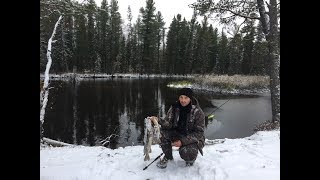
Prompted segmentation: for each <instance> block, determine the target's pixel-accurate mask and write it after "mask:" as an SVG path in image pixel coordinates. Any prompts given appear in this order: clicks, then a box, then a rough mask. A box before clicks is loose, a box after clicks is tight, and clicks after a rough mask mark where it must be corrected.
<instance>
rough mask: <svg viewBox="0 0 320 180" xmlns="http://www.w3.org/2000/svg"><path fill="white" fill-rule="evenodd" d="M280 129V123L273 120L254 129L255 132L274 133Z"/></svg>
mask: <svg viewBox="0 0 320 180" xmlns="http://www.w3.org/2000/svg"><path fill="white" fill-rule="evenodd" d="M279 128H280V121H274V122H272V121H271V120H268V121H265V122H263V123H262V124H259V125H258V126H256V127H255V128H254V130H253V131H254V132H257V131H272V130H276V129H279Z"/></svg>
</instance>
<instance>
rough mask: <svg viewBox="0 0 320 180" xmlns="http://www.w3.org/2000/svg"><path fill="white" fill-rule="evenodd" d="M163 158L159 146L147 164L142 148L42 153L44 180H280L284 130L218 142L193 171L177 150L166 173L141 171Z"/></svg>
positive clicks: (79, 148) (81, 148) (61, 149)
mask: <svg viewBox="0 0 320 180" xmlns="http://www.w3.org/2000/svg"><path fill="white" fill-rule="evenodd" d="M207 142H208V143H209V142H211V141H210V140H207ZM212 142H213V141H212ZM161 152H162V151H161V149H160V147H159V145H153V146H152V153H151V154H150V158H151V160H150V161H143V158H144V157H143V146H128V147H125V148H118V149H114V150H112V149H109V148H105V147H85V146H66V147H45V148H40V179H42V180H48V179H90V180H98V179H115V180H117V179H127V178H130V179H131V180H136V179H154V180H156V179H163V178H164V177H165V179H195V180H196V179H216V180H223V179H230V180H233V179H237V180H256V179H261V180H269V179H274V180H276V179H280V130H273V131H259V132H256V133H255V134H253V135H252V136H250V137H245V138H239V139H227V138H226V139H221V141H217V140H215V141H214V143H212V144H211V145H210V144H207V145H206V146H205V147H204V149H203V153H204V155H203V156H201V155H198V158H197V160H196V161H195V164H194V165H193V166H191V167H186V166H185V163H184V160H183V159H181V157H180V156H179V152H178V151H177V150H176V149H174V151H173V158H174V160H173V161H172V162H170V163H169V164H168V167H167V168H166V169H159V168H157V167H156V162H155V163H153V164H152V165H150V166H149V167H148V169H146V170H142V169H143V168H144V167H145V166H146V165H147V164H149V163H151V162H152V161H153V160H154V159H155V158H156V157H157V156H158V155H159V154H160V153H161ZM164 175H165V176H164Z"/></svg>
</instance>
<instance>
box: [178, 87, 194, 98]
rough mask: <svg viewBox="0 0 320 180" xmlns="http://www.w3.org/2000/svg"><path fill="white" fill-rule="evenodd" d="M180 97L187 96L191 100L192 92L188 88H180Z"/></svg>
mask: <svg viewBox="0 0 320 180" xmlns="http://www.w3.org/2000/svg"><path fill="white" fill-rule="evenodd" d="M181 95H185V96H188V97H189V98H190V99H192V96H193V92H192V90H191V89H190V88H182V89H180V90H179V96H181Z"/></svg>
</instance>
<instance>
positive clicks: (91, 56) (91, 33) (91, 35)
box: [86, 0, 97, 72]
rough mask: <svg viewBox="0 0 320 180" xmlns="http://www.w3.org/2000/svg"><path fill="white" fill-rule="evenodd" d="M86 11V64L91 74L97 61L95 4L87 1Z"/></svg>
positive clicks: (92, 1)
mask: <svg viewBox="0 0 320 180" xmlns="http://www.w3.org/2000/svg"><path fill="white" fill-rule="evenodd" d="M87 11H88V29H87V30H88V59H87V62H86V64H87V65H88V70H89V71H90V72H93V71H94V69H95V62H96V59H97V54H96V43H95V27H94V21H95V14H96V4H95V1H94V0H89V4H88V7H87Z"/></svg>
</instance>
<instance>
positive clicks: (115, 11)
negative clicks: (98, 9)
mask: <svg viewBox="0 0 320 180" xmlns="http://www.w3.org/2000/svg"><path fill="white" fill-rule="evenodd" d="M121 35H122V27H121V15H120V13H119V6H118V1H117V0H111V3H110V32H109V33H108V40H109V42H108V45H109V48H110V60H109V62H108V63H107V72H108V73H114V71H113V66H114V65H115V64H114V63H115V62H116V61H117V56H118V54H119V48H120V39H121Z"/></svg>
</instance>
